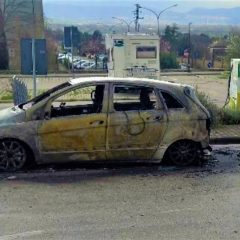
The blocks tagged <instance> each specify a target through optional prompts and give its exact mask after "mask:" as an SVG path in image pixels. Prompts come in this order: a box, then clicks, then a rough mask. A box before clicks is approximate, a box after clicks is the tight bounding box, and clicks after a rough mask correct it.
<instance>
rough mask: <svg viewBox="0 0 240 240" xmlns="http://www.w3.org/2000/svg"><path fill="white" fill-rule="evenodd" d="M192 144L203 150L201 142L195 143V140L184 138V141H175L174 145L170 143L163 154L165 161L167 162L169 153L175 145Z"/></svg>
mask: <svg viewBox="0 0 240 240" xmlns="http://www.w3.org/2000/svg"><path fill="white" fill-rule="evenodd" d="M185 141H186V142H191V143H194V144H196V146H197V147H198V148H199V149H201V148H202V145H201V142H198V141H194V140H193V139H188V138H183V139H177V140H175V141H173V142H172V143H170V144H169V145H168V146H167V147H166V149H165V151H164V154H163V161H164V162H166V159H167V157H168V153H169V149H171V147H172V146H174V145H175V144H177V143H178V142H185Z"/></svg>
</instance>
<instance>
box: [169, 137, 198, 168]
mask: <svg viewBox="0 0 240 240" xmlns="http://www.w3.org/2000/svg"><path fill="white" fill-rule="evenodd" d="M198 150H199V149H198V146H197V144H196V143H194V142H192V141H178V142H176V143H174V144H173V145H172V146H171V147H170V148H169V150H168V158H169V160H170V161H171V162H172V163H173V164H175V165H177V166H187V165H190V164H192V163H193V162H194V161H195V160H196V159H197V156H198Z"/></svg>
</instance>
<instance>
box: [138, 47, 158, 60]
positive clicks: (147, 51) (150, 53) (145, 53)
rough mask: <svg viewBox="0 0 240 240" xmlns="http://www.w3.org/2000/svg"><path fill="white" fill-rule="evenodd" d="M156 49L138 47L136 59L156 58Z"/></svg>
mask: <svg viewBox="0 0 240 240" xmlns="http://www.w3.org/2000/svg"><path fill="white" fill-rule="evenodd" d="M156 57H157V48H156V47H137V52H136V58H156Z"/></svg>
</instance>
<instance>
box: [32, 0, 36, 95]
mask: <svg viewBox="0 0 240 240" xmlns="http://www.w3.org/2000/svg"><path fill="white" fill-rule="evenodd" d="M32 17H33V22H32V24H33V36H32V64H33V65H32V78H33V96H34V97H36V96H37V80H36V49H35V48H36V46H35V42H36V41H35V26H36V24H35V6H34V0H32Z"/></svg>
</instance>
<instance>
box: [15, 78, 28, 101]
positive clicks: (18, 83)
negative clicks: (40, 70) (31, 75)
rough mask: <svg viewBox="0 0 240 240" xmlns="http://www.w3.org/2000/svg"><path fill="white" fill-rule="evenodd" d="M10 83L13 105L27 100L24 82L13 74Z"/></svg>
mask: <svg viewBox="0 0 240 240" xmlns="http://www.w3.org/2000/svg"><path fill="white" fill-rule="evenodd" d="M11 85H12V94H13V102H14V105H18V104H21V103H24V102H26V101H27V100H28V90H27V86H26V84H25V83H24V82H23V81H22V80H20V79H19V78H17V77H16V76H13V79H12V83H11Z"/></svg>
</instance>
